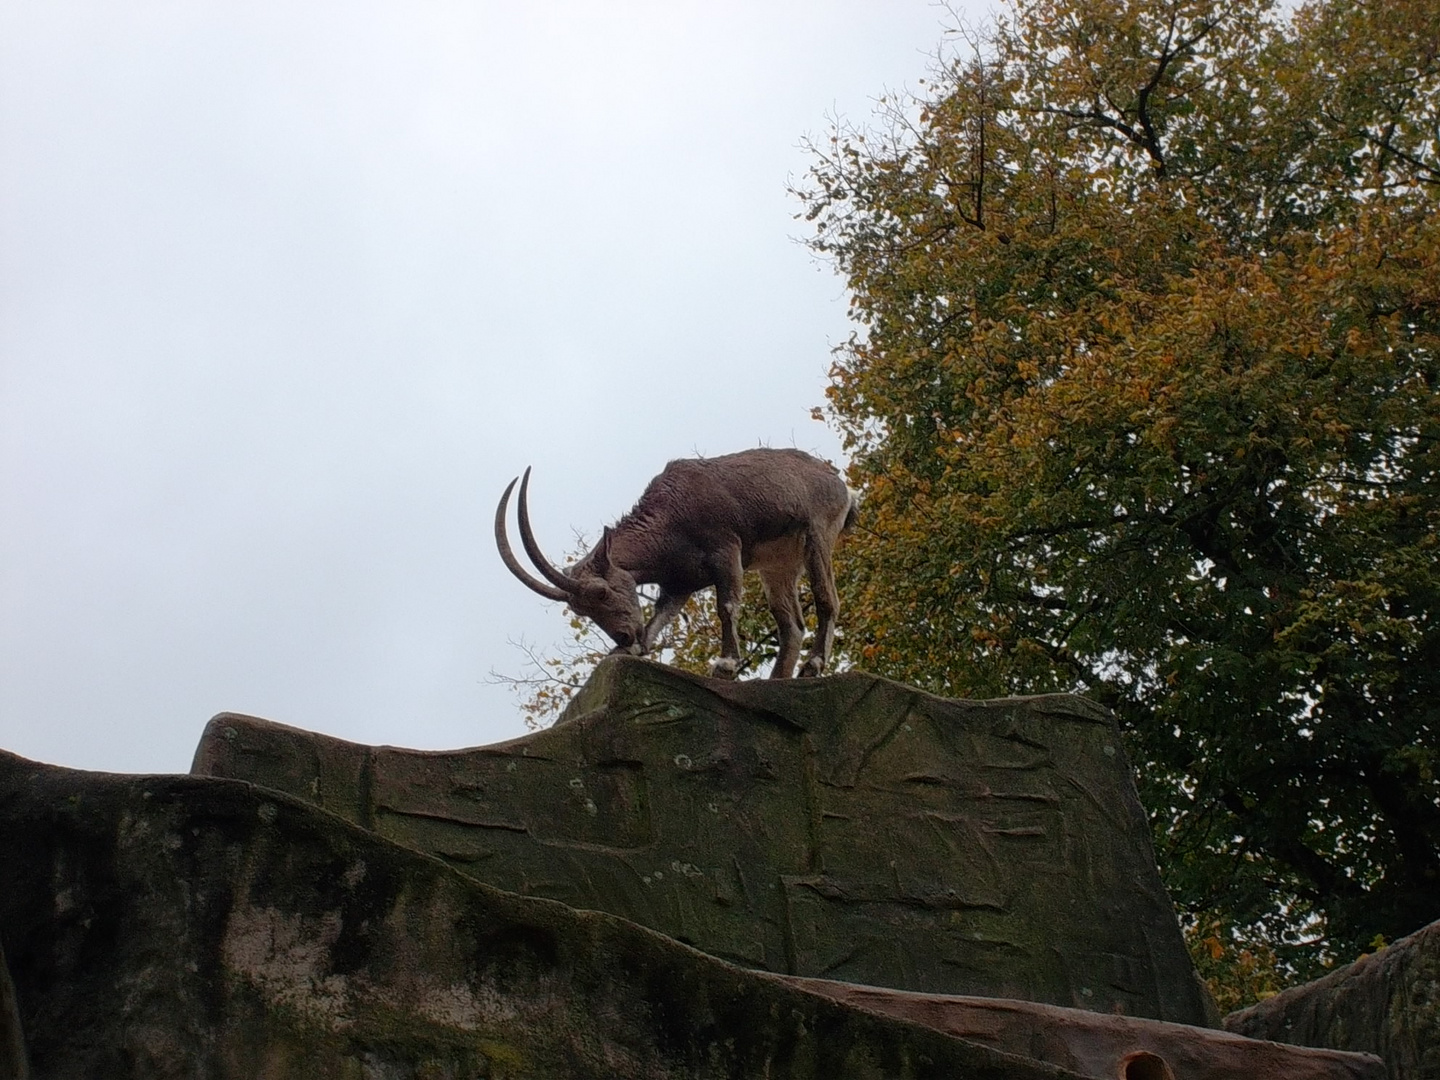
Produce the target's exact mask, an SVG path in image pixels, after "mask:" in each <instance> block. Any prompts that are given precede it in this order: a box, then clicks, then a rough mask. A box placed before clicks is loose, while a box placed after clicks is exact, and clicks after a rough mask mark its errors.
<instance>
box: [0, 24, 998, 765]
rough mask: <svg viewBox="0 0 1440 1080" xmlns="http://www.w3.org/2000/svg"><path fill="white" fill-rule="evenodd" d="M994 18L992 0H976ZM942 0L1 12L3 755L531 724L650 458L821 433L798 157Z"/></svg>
mask: <svg viewBox="0 0 1440 1080" xmlns="http://www.w3.org/2000/svg"><path fill="white" fill-rule="evenodd" d="M974 10H975V11H976V12H977V13H978V12H979V11H980V10H981V8H980V7H979V4H978V2H977V5H976V7H975V9H974ZM950 22H951V18H950V16H949V15H947V13H946V12H945V11H944V10H943V9H941V8H938V7H936V6H934V5H933V4H931V3H930V2H928V0H869V2H863V3H862V2H859V0H755V2H751V0H743V2H740V0H725V2H724V3H716V2H715V0H706V2H703V3H701V2H689V0H665V2H654V3H638V2H618V3H607V4H595V3H582V2H577V0H554V2H534V0H531V2H524V3H520V2H515V3H498V2H492V0H471V2H468V3H458V2H433V3H426V2H413V0H412V2H408V3H404V4H400V3H367V2H364V0H360V2H356V0H345V2H344V3H324V2H305V3H293V2H289V3H272V2H266V0H259V2H257V0H246V2H243V3H242V2H238V0H211V2H206V3H198V4H197V3H186V2H180V0H175V2H169V3H147V2H141V0H126V2H124V3H118V4H117V3H101V2H98V0H97V2H92V3H72V2H68V0H0V747H3V748H4V749H8V750H12V751H14V752H17V753H20V754H24V755H26V756H29V757H33V758H39V759H41V760H45V761H52V762H56V763H60V764H65V765H72V766H78V767H83V768H95V769H108V770H114V771H127V772H128V771H138V772H152V771H153V772H176V771H184V770H186V769H188V768H189V764H190V758H191V755H192V753H193V751H194V747H195V743H196V740H197V738H198V737H199V735H200V732H201V730H202V728H203V726H204V724H205V721H206V720H207V719H208V718H209V717H210V716H211V715H213V714H214V713H217V712H220V711H222V710H230V711H237V712H248V713H252V714H255V715H260V716H265V717H268V718H270V719H273V720H279V721H282V722H285V723H288V724H295V725H299V726H302V727H307V728H312V729H315V730H319V731H324V732H328V733H331V734H334V735H338V736H341V737H343V738H348V739H354V740H358V741H362V742H371V743H391V744H397V745H408V746H416V747H425V748H445V747H457V746H470V745H478V744H483V743H488V742H494V741H497V740H500V739H505V738H510V737H513V736H515V735H518V734H522V733H523V732H524V730H525V728H524V724H523V722H522V720H521V718H520V714H519V712H518V709H517V708H516V704H515V699H514V697H513V695H512V694H511V692H510V691H509V690H507V689H506V688H504V687H502V686H497V685H493V684H492V683H491V682H489V681H488V674H489V672H490V671H491V669H492V668H493V669H499V670H501V671H510V672H514V673H519V672H520V671H521V670H522V669H523V667H524V658H523V656H522V655H521V654H520V653H519V652H518V651H517V650H516V649H515V648H514V647H513V646H511V645H510V644H508V643H507V639H514V638H522V637H523V638H525V639H527V640H529V641H532V642H534V643H536V644H537V645H539V646H540V647H542V649H543V648H545V647H547V646H550V645H552V644H553V643H556V642H559V641H562V640H564V639H565V636H566V633H565V632H566V627H565V619H564V615H563V610H562V608H561V607H560V606H559V605H557V604H553V603H549V602H546V601H544V600H542V599H541V598H539V597H537V596H535V595H534V594H533V593H531V592H529V591H527V590H526V589H525V588H524V587H523V586H521V585H520V584H519V583H518V582H516V581H515V580H514V579H513V578H511V577H510V575H509V574H508V572H507V571H506V570H505V569H504V567H503V566H502V565H501V563H500V560H499V558H498V556H497V555H496V553H495V550H494V544H493V541H492V539H491V536H490V521H491V517H492V515H493V513H494V507H495V503H496V500H497V499H498V497H499V494H500V491H501V489H502V488H503V487H504V485H505V483H506V482H507V481H509V479H510V478H511V477H512V476H514V475H516V474H517V473H518V472H519V471H520V470H521V469H523V468H524V467H525V466H526V465H530V464H533V465H534V466H535V477H534V480H533V482H532V500H533V503H534V518H535V523H536V527H537V529H538V530H539V532H540V535H541V539H542V543H543V544H545V545H546V546H547V547H548V548H549V550H550V551H551V552H552V553H553V555H554V557H555V558H557V559H558V558H560V557H561V556H563V555H564V554H565V551H566V550H567V549H568V548H569V547H570V546H571V545H572V544H573V538H574V535H575V532H576V530H583V531H587V532H589V533H591V534H592V535H593V534H594V533H595V532H596V530H597V529H598V527H599V526H600V525H602V524H604V523H606V522H609V521H612V520H613V519H614V518H616V517H617V516H619V515H620V514H621V513H623V512H624V511H625V510H627V509H628V508H629V507H630V505H631V504H632V503H633V502H634V500H635V498H636V497H637V496H638V495H639V493H640V491H641V489H642V488H643V487H644V485H645V482H646V481H647V480H648V479H649V478H650V477H651V476H652V475H654V474H655V473H656V472H658V471H659V469H660V468H661V467H662V466H663V464H664V463H665V461H667V460H669V459H670V458H673V457H679V456H685V455H690V454H694V453H701V454H716V453H725V452H728V451H732V450H738V449H742V448H744V447H747V446H754V445H757V444H762V443H763V444H768V445H774V446H791V445H794V446H799V447H801V448H802V449H806V450H812V451H815V452H817V453H820V454H822V455H824V456H827V457H831V458H834V459H838V457H839V445H838V441H837V439H836V437H835V436H834V434H833V433H832V432H830V431H829V430H828V429H827V428H826V427H825V426H824V425H822V424H819V423H816V422H815V421H813V420H811V419H810V416H809V413H810V409H811V407H812V406H814V405H817V404H819V403H820V402H821V400H822V396H823V388H824V384H825V371H826V368H827V365H828V363H829V350H830V348H831V346H832V345H834V344H835V343H836V342H837V341H840V340H842V339H843V338H844V337H845V335H846V334H847V332H848V327H847V323H846V312H845V295H844V291H843V287H842V283H841V281H840V280H839V279H838V278H837V277H836V276H835V275H834V273H833V272H832V271H831V270H830V269H829V268H826V267H821V266H817V265H816V264H815V263H814V261H813V260H812V259H811V257H810V256H809V254H808V253H807V252H806V250H805V249H804V248H803V247H802V246H800V245H799V244H798V243H797V242H796V239H797V238H799V237H803V236H804V235H805V226H804V224H803V222H799V221H796V220H794V215H795V213H796V212H797V211H798V209H799V206H798V204H797V203H796V202H795V201H794V200H793V199H792V198H791V197H790V196H789V195H787V193H786V182H787V178H788V177H792V176H794V177H798V176H800V175H801V174H803V172H804V170H805V168H806V165H807V158H806V156H805V154H804V152H803V151H802V150H801V149H800V146H799V144H800V142H801V140H802V138H803V137H804V136H806V135H807V134H811V135H816V136H820V135H823V134H824V132H825V130H826V128H827V116H831V115H834V114H837V113H838V114H840V115H843V116H845V117H847V118H849V119H850V120H852V121H856V122H864V121H866V120H867V119H868V117H869V116H870V114H871V110H872V106H873V100H874V98H875V97H877V96H878V95H879V94H881V93H882V92H884V91H885V90H886V89H893V88H896V87H900V86H907V85H908V86H911V87H913V86H915V84H916V81H917V80H918V79H920V78H923V77H924V76H925V73H926V66H927V63H928V61H927V54H929V53H930V52H931V51H933V49H934V48H935V47H936V45H937V44H938V43H939V42H940V40H941V38H942V35H943V31H944V27H945V26H946V25H947V24H949V23H950Z"/></svg>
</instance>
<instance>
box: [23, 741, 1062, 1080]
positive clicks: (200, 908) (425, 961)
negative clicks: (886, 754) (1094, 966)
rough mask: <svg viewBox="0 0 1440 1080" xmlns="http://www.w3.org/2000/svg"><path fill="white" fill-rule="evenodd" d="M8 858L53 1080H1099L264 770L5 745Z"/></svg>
mask: <svg viewBox="0 0 1440 1080" xmlns="http://www.w3.org/2000/svg"><path fill="white" fill-rule="evenodd" d="M0 854H3V859H4V861H3V864H0V865H3V867H4V874H5V881H4V885H5V887H4V888H3V889H0V933H3V935H4V936H3V942H4V951H5V957H6V959H7V961H8V967H9V973H10V975H11V976H13V981H14V984H15V989H16V1000H17V1002H18V1006H19V1008H18V1013H19V1017H20V1023H21V1025H22V1027H23V1030H24V1036H25V1040H26V1043H27V1044H28V1045H27V1048H28V1052H29V1063H30V1071H31V1075H32V1077H33V1078H34V1080H80V1078H91V1077H94V1078H104V1080H193V1078H195V1077H208V1078H213V1080H422V1078H423V1080H442V1078H443V1080H480V1078H489V1080H550V1078H562V1077H563V1078H566V1080H572V1078H573V1080H581V1078H590V1077H594V1078H601V1077H605V1078H612V1077H613V1078H616V1080H642V1078H643V1080H669V1078H675V1080H680V1078H682V1077H684V1078H692V1077H697V1078H698V1077H706V1078H708V1077H716V1078H718V1077H726V1078H732V1077H733V1078H736V1080H738V1078H741V1077H761V1076H767V1077H776V1078H780V1077H795V1078H799V1077H807V1078H813V1080H846V1078H856V1080H860V1078H871V1077H897V1078H898V1077H915V1078H917V1080H918V1078H922V1077H924V1078H933V1080H942V1078H944V1080H953V1078H956V1077H965V1078H971V1077H974V1078H982V1077H983V1078H986V1080H1067V1078H1068V1080H1078V1077H1079V1074H1077V1073H1073V1072H1070V1071H1067V1070H1064V1069H1059V1068H1055V1067H1053V1066H1049V1065H1046V1064H1044V1063H1041V1062H1038V1061H1027V1060H1025V1059H1022V1058H1018V1057H1014V1056H1012V1055H1008V1054H1004V1053H1001V1052H999V1051H996V1050H993V1049H990V1048H987V1047H983V1046H979V1045H977V1044H974V1043H968V1042H965V1041H962V1040H960V1039H955V1038H952V1037H948V1036H946V1035H943V1034H941V1033H939V1032H936V1031H934V1030H932V1029H929V1028H925V1027H921V1026H918V1025H915V1024H911V1023H906V1022H904V1021H901V1020H896V1019H892V1018H889V1017H884V1016H880V1015H877V1014H874V1013H870V1012H867V1011H865V1010H861V1009H855V1008H847V1007H846V1006H844V1005H842V1004H840V1003H838V1002H835V1001H832V1000H829V999H827V998H824V997H821V996H819V995H815V994H811V993H807V992H805V991H803V990H800V989H797V988H794V987H791V986H789V985H787V984H785V983H783V982H781V981H779V980H776V979H767V978H765V977H763V976H757V975H754V974H752V973H750V972H747V971H744V970H742V969H740V968H736V967H732V966H731V965H729V964H726V963H723V962H722V961H719V960H715V959H712V958H711V957H708V956H704V955H702V954H701V953H698V952H695V951H694V950H692V949H689V948H686V947H685V946H683V945H680V944H678V943H676V942H674V941H671V940H669V939H667V938H665V937H663V936H661V935H659V934H656V933H654V932H652V931H649V930H646V929H643V928H642V927H639V926H636V925H634V924H633V923H627V922H625V921H624V920H622V919H617V918H615V917H614V916H611V915H604V914H599V913H596V912H581V911H575V910H573V909H570V908H567V907H565V906H564V905H562V904H557V903H554V902H551V901H546V900H537V899H531V898H525V897H518V896H513V895H508V894H505V893H502V892H499V891H498V890H495V889H492V888H489V887H488V886H485V885H482V884H479V883H478V882H475V881H472V880H470V879H469V878H466V877H464V876H462V875H461V874H458V873H456V872H455V871H453V870H451V869H450V868H449V867H447V866H445V865H444V864H443V863H441V862H440V861H439V860H437V859H432V858H429V857H427V856H425V855H421V854H419V853H417V852H413V851H409V850H407V849H405V848H402V847H400V846H399V845H396V844H393V843H390V842H389V841H387V840H384V839H381V838H380V837H377V836H374V835H373V834H370V833H367V832H366V831H364V830H363V829H359V828H356V827H355V826H353V825H350V824H349V823H347V822H344V821H341V820H340V819H339V818H337V817H335V816H334V815H331V814H328V813H325V812H324V811H320V810H317V809H316V808H314V807H313V806H310V805H308V804H305V803H301V802H299V801H298V800H295V799H292V798H290V797H288V796H286V795H283V794H280V793H278V792H270V791H265V790H263V789H260V788H256V787H254V786H253V785H250V784H246V783H240V782H236V781H223V780H214V779H196V778H189V777H166V776H141V777H122V776H110V775H105V774H96V773H81V772H75V771H71V770H67V769H57V768H53V767H49V766H43V765H37V764H35V763H33V762H28V761H25V760H24V759H21V758H17V757H15V756H13V755H9V754H3V753H0ZM3 1023H4V1021H3V1020H0V1025H3ZM3 1030H4V1029H3V1026H0V1031H3ZM0 1060H3V1059H0ZM12 1064H13V1063H12Z"/></svg>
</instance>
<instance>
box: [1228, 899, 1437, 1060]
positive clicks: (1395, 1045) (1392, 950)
mask: <svg viewBox="0 0 1440 1080" xmlns="http://www.w3.org/2000/svg"><path fill="white" fill-rule="evenodd" d="M1225 1027H1226V1029H1227V1030H1229V1031H1234V1032H1237V1033H1239V1034H1241V1035H1249V1036H1252V1037H1254V1038H1260V1039H1283V1040H1284V1041H1286V1042H1292V1043H1299V1044H1301V1045H1303V1046H1329V1047H1334V1048H1335V1049H1338V1050H1363V1051H1366V1052H1369V1053H1372V1054H1379V1055H1380V1056H1381V1057H1382V1058H1384V1059H1385V1064H1386V1066H1387V1068H1388V1069H1389V1075H1390V1077H1391V1080H1440V922H1435V923H1431V924H1430V925H1429V926H1427V927H1425V928H1424V929H1422V930H1419V931H1417V932H1416V933H1414V934H1411V935H1410V936H1409V937H1406V938H1402V939H1401V940H1399V941H1397V942H1395V944H1393V945H1391V946H1389V947H1388V948H1385V949H1382V950H1380V951H1379V952H1376V953H1372V954H1371V955H1369V956H1366V957H1364V958H1363V959H1361V960H1357V961H1356V962H1355V963H1353V964H1350V965H1348V966H1347V967H1343V968H1341V969H1339V970H1338V971H1333V972H1331V973H1330V974H1329V975H1327V976H1325V978H1323V979H1318V980H1316V981H1315V982H1312V983H1306V984H1305V985H1304V986H1296V987H1292V988H1291V989H1289V990H1286V991H1285V992H1284V993H1281V994H1277V995H1276V996H1275V997H1273V998H1270V999H1269V1000H1268V1001H1262V1002H1261V1003H1260V1004H1258V1005H1253V1006H1251V1007H1250V1008H1248V1009H1242V1010H1241V1011H1240V1012H1235V1013H1231V1014H1230V1015H1229V1016H1227V1017H1226V1018H1225Z"/></svg>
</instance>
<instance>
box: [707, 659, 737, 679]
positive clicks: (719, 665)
mask: <svg viewBox="0 0 1440 1080" xmlns="http://www.w3.org/2000/svg"><path fill="white" fill-rule="evenodd" d="M739 674H740V661H739V660H736V659H735V658H734V657H732V656H722V657H720V658H718V659H716V660H713V661H711V663H710V677H711V678H712V679H733V678H735V676H737V675H739Z"/></svg>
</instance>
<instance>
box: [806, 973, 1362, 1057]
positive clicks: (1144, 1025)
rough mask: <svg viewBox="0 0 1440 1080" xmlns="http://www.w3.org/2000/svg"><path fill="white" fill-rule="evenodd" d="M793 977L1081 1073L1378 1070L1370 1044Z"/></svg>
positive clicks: (855, 1002)
mask: <svg viewBox="0 0 1440 1080" xmlns="http://www.w3.org/2000/svg"><path fill="white" fill-rule="evenodd" d="M792 981H793V982H794V983H795V985H797V986H802V987H805V988H807V989H810V990H814V991H815V992H817V993H821V994H826V995H828V996H830V997H833V998H835V999H836V1000H837V1001H844V1002H847V1003H849V1004H852V1005H859V1006H861V1007H863V1008H867V1009H871V1010H873V1011H875V1012H879V1013H884V1014H885V1015H887V1016H898V1017H900V1018H902V1019H905V1020H913V1021H915V1022H916V1023H918V1024H924V1025H926V1026H927V1027H932V1028H935V1029H936V1030H937V1031H943V1032H945V1033H946V1034H948V1035H955V1036H957V1037H959V1038H962V1039H967V1040H969V1041H971V1042H978V1043H982V1044H984V1045H986V1046H992V1047H994V1048H995V1049H997V1050H1004V1051H1007V1052H1008V1053H1012V1054H1019V1055H1022V1056H1024V1057H1031V1058H1036V1059H1039V1060H1041V1061H1048V1062H1050V1063H1051V1064H1054V1065H1062V1066H1064V1067H1065V1068H1067V1069H1073V1070H1075V1071H1076V1072H1079V1073H1084V1074H1085V1075H1086V1076H1097V1077H1107V1078H1109V1077H1120V1078H1125V1080H1165V1078H1166V1077H1171V1078H1173V1080H1256V1078H1257V1077H1264V1078H1266V1080H1384V1077H1385V1066H1384V1064H1383V1063H1382V1062H1381V1061H1380V1059H1379V1058H1377V1057H1374V1056H1373V1055H1370V1054H1352V1053H1344V1052H1341V1051H1338V1050H1312V1049H1306V1048H1303V1047H1297V1046H1284V1045H1281V1044H1279V1043H1274V1042H1262V1041H1259V1040H1257V1039H1247V1038H1244V1037H1242V1036H1239V1035H1232V1034H1231V1033H1229V1032H1227V1031H1213V1030H1211V1029H1209V1028H1197V1027H1190V1026H1188V1025H1185V1024H1168V1023H1165V1022H1164V1021H1162V1020H1140V1019H1137V1018H1135V1017H1129V1016H1106V1015H1104V1014H1101V1013H1093V1012H1088V1011H1085V1010H1083V1009H1062V1008H1060V1007H1059V1006H1056V1005H1038V1004H1035V1003H1033V1002H1028V1001H1013V1000H1006V999H1003V998H976V997H944V996H940V995H935V994H914V993H909V992H906V991H902V990H885V989H881V988H878V987H873V986H855V985H853V984H851V983H838V982H827V981H825V980H820V979H794V980H792Z"/></svg>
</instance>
